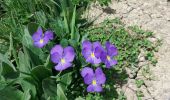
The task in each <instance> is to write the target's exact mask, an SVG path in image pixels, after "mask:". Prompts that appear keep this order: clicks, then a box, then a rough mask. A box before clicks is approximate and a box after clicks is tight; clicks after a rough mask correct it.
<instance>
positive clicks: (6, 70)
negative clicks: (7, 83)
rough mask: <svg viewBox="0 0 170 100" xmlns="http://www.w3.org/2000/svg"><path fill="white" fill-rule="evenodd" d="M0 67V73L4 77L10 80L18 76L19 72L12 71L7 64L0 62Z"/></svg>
mask: <svg viewBox="0 0 170 100" xmlns="http://www.w3.org/2000/svg"><path fill="white" fill-rule="evenodd" d="M1 67H2V72H1V75H3V76H4V78H5V79H7V80H11V79H16V78H17V77H19V72H17V71H14V70H13V69H12V68H11V67H10V66H9V65H8V64H6V63H2V66H1Z"/></svg>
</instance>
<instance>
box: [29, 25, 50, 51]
mask: <svg viewBox="0 0 170 100" xmlns="http://www.w3.org/2000/svg"><path fill="white" fill-rule="evenodd" d="M32 39H33V42H34V46H36V47H38V48H42V47H44V46H45V45H46V44H47V43H48V42H49V40H52V39H53V32H52V31H46V32H45V33H44V34H43V30H42V28H41V27H40V28H38V30H37V31H36V32H35V33H34V34H33V36H32Z"/></svg>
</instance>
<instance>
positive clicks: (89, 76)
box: [32, 28, 118, 92]
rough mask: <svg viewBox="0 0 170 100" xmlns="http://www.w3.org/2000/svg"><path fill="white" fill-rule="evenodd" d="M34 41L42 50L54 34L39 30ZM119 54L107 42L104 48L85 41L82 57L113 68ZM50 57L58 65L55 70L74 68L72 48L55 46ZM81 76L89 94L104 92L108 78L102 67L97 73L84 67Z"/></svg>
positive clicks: (98, 43)
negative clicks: (104, 85) (115, 57)
mask: <svg viewBox="0 0 170 100" xmlns="http://www.w3.org/2000/svg"><path fill="white" fill-rule="evenodd" d="M32 39H33V41H34V45H35V46H36V47H38V48H42V47H44V46H45V45H46V44H47V43H48V42H49V41H50V40H52V39H53V32H52V31H46V32H45V34H43V31H42V29H41V28H38V30H37V32H35V33H34V34H33V36H32ZM117 54H118V50H117V48H116V47H115V46H114V45H112V44H111V43H110V42H106V44H105V48H103V47H102V45H101V44H100V42H94V43H91V42H90V41H84V42H83V43H82V55H83V57H84V58H85V59H86V62H88V63H91V64H100V63H104V64H105V65H106V68H111V67H112V66H114V65H116V64H117V61H116V60H115V59H113V57H114V56H116V55H117ZM50 55H51V61H52V62H53V63H54V64H56V66H55V69H56V70H57V71H63V70H65V69H67V68H69V67H71V66H72V62H73V60H74V58H75V51H74V49H73V47H71V46H68V47H65V48H63V47H62V46H61V45H55V46H54V47H53V48H52V49H51V51H50ZM81 76H82V77H83V79H84V83H85V84H87V85H88V87H87V92H101V91H102V90H103V89H102V85H103V84H105V82H106V76H105V74H104V73H103V71H102V69H101V68H100V67H98V68H97V69H96V70H95V71H93V69H92V68H90V67H84V68H83V69H82V70H81Z"/></svg>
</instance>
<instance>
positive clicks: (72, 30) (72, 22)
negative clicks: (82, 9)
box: [70, 6, 76, 40]
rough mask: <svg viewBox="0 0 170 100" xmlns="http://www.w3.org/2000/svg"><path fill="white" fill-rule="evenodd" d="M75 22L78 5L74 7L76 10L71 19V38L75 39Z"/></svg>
mask: <svg viewBox="0 0 170 100" xmlns="http://www.w3.org/2000/svg"><path fill="white" fill-rule="evenodd" d="M75 23H76V6H75V7H74V11H73V15H72V19H71V24H70V27H71V39H73V40H74V39H75V34H76V33H75Z"/></svg>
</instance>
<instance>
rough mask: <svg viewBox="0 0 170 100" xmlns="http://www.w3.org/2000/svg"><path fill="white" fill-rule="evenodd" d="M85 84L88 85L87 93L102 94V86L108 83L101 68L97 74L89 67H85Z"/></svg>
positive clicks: (83, 71) (82, 73)
mask: <svg viewBox="0 0 170 100" xmlns="http://www.w3.org/2000/svg"><path fill="white" fill-rule="evenodd" d="M81 76H82V77H83V78H84V83H85V84H87V85H88V87H87V92H102V91H103V88H102V85H103V84H105V82H106V77H105V74H104V73H103V71H102V69H101V68H99V67H98V68H97V69H96V70H95V72H93V69H91V68H89V67H85V68H83V69H82V71H81Z"/></svg>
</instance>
